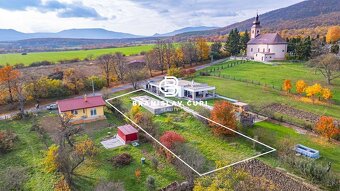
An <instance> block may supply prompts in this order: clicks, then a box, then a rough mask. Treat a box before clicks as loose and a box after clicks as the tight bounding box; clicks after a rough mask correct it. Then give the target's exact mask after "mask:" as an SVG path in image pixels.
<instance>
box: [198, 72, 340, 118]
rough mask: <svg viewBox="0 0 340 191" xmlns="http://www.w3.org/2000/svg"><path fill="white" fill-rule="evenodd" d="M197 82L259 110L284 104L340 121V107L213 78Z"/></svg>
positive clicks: (202, 77)
mask: <svg viewBox="0 0 340 191" xmlns="http://www.w3.org/2000/svg"><path fill="white" fill-rule="evenodd" d="M263 75H264V74H263ZM195 81H196V82H201V83H207V84H209V85H210V86H215V87H216V92H217V93H218V94H220V95H223V96H226V97H229V98H233V99H237V100H239V101H242V102H246V103H248V104H250V105H251V106H252V107H254V108H255V109H257V110H259V109H261V108H263V107H264V106H266V105H269V104H272V103H282V104H287V105H289V106H292V107H295V108H297V109H301V110H304V111H309V112H313V113H316V114H319V115H329V116H333V117H335V118H338V119H340V112H339V111H340V105H335V104H329V105H318V104H311V103H305V102H301V101H299V100H296V99H294V97H291V96H287V95H285V94H283V93H282V92H281V91H278V90H274V89H271V88H264V87H262V86H257V85H254V84H249V83H245V82H239V81H235V80H229V79H223V78H218V77H213V76H198V77H196V78H195Z"/></svg>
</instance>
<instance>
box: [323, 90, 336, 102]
mask: <svg viewBox="0 0 340 191" xmlns="http://www.w3.org/2000/svg"><path fill="white" fill-rule="evenodd" d="M332 96H333V95H332V91H331V90H330V89H329V88H322V97H323V99H325V100H329V99H331V98H332Z"/></svg>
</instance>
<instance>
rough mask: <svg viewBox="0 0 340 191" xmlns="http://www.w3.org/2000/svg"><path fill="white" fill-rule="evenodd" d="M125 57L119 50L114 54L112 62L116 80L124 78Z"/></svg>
mask: <svg viewBox="0 0 340 191" xmlns="http://www.w3.org/2000/svg"><path fill="white" fill-rule="evenodd" d="M126 68H127V67H126V58H125V56H124V55H123V53H121V52H116V53H115V54H114V64H113V69H114V71H115V73H116V75H117V78H118V80H120V81H121V80H123V79H124V73H125V72H126Z"/></svg>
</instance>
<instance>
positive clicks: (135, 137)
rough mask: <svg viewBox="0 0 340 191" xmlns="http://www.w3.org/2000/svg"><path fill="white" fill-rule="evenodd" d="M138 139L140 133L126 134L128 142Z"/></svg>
mask: <svg viewBox="0 0 340 191" xmlns="http://www.w3.org/2000/svg"><path fill="white" fill-rule="evenodd" d="M136 140H138V134H137V133H133V134H130V135H126V142H127V143H129V142H131V141H136Z"/></svg>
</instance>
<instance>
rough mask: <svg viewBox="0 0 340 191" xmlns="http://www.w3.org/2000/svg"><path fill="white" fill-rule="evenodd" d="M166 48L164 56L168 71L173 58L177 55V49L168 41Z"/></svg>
mask: <svg viewBox="0 0 340 191" xmlns="http://www.w3.org/2000/svg"><path fill="white" fill-rule="evenodd" d="M164 47H165V54H164V60H165V66H166V69H167V70H169V69H170V67H171V65H172V63H173V60H174V59H173V57H174V55H175V48H174V45H173V44H172V43H171V41H167V42H166V43H165V46H164Z"/></svg>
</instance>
